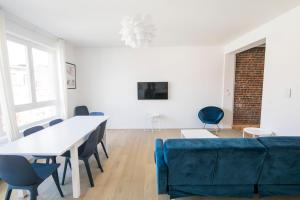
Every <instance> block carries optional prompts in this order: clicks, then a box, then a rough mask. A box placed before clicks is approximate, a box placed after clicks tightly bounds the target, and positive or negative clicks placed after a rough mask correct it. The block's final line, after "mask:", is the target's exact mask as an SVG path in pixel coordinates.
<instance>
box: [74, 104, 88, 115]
mask: <svg viewBox="0 0 300 200" xmlns="http://www.w3.org/2000/svg"><path fill="white" fill-rule="evenodd" d="M74 115H75V116H88V115H90V113H89V109H88V108H87V106H76V107H75V109H74Z"/></svg>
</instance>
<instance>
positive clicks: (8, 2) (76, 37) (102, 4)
mask: <svg viewBox="0 0 300 200" xmlns="http://www.w3.org/2000/svg"><path fill="white" fill-rule="evenodd" d="M297 5H300V0H0V6H1V7H2V8H3V9H4V10H5V11H7V12H9V13H11V14H13V15H16V16H17V17H20V18H22V19H24V20H26V21H28V22H30V23H32V24H34V25H36V26H38V27H40V28H41V29H44V30H46V31H48V32H50V33H52V34H54V35H56V36H59V37H62V38H64V39H66V40H68V41H70V42H72V43H74V44H75V45H77V46H92V47H95V46H121V45H123V44H122V42H121V41H120V35H119V31H120V28H121V27H120V21H121V19H122V18H123V17H124V16H126V15H136V14H150V15H151V16H152V19H153V22H154V24H155V26H156V28H157V31H156V35H157V36H156V38H155V39H154V41H153V45H160V46H169V45H171V46H173V45H218V44H224V43H226V42H228V41H230V40H232V39H234V38H236V37H238V36H240V35H241V34H243V33H245V32H248V31H250V30H251V29H254V28H256V27H257V26H259V25H261V24H264V23H266V22H268V21H269V20H271V19H273V18H275V17H276V16H279V15H280V14H282V13H284V12H286V11H288V10H290V9H292V8H294V7H296V6H297Z"/></svg>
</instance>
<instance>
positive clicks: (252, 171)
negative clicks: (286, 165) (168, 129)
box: [164, 138, 265, 185]
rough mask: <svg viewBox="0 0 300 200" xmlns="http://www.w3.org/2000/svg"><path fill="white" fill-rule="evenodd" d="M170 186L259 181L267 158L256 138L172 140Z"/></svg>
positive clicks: (167, 149)
mask: <svg viewBox="0 0 300 200" xmlns="http://www.w3.org/2000/svg"><path fill="white" fill-rule="evenodd" d="M164 154H165V156H164V157H165V161H166V164H167V166H168V171H169V174H168V184H169V185H228V184H232V185H235V184H255V183H256V182H257V180H258V176H259V173H260V169H261V166H262V163H263V160H264V157H265V148H264V146H263V145H262V144H260V143H259V142H258V141H257V140H256V139H252V138H251V139H246V138H216V139H170V140H167V141H166V142H165V144H164Z"/></svg>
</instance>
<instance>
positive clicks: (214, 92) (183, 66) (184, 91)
mask: <svg viewBox="0 0 300 200" xmlns="http://www.w3.org/2000/svg"><path fill="white" fill-rule="evenodd" d="M77 58H78V87H80V97H79V102H78V103H81V104H86V105H88V106H89V108H90V110H94V111H104V112H105V113H106V114H108V115H110V116H111V120H110V128H145V127H147V128H149V127H150V123H149V121H147V114H148V113H153V112H154V113H156V112H157V113H160V114H162V115H163V119H162V120H161V127H162V128H195V127H200V126H201V123H200V121H199V120H198V118H197V113H198V110H199V109H200V108H202V107H204V106H207V105H217V106H220V105H221V98H222V65H223V51H222V49H221V48H220V47H152V48H142V49H130V48H102V49H101V48H81V49H78V51H77ZM138 81H168V82H169V100H144V101H141V100H140V101H139V100H137V82H138Z"/></svg>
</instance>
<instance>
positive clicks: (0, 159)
mask: <svg viewBox="0 0 300 200" xmlns="http://www.w3.org/2000/svg"><path fill="white" fill-rule="evenodd" d="M0 177H1V178H2V179H3V180H4V181H5V182H7V183H8V184H10V185H13V186H28V185H34V184H37V183H38V182H39V180H40V178H39V177H38V176H37V175H36V173H35V171H34V170H33V168H32V167H31V164H30V163H29V162H28V160H26V159H25V158H24V157H22V156H13V155H0Z"/></svg>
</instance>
